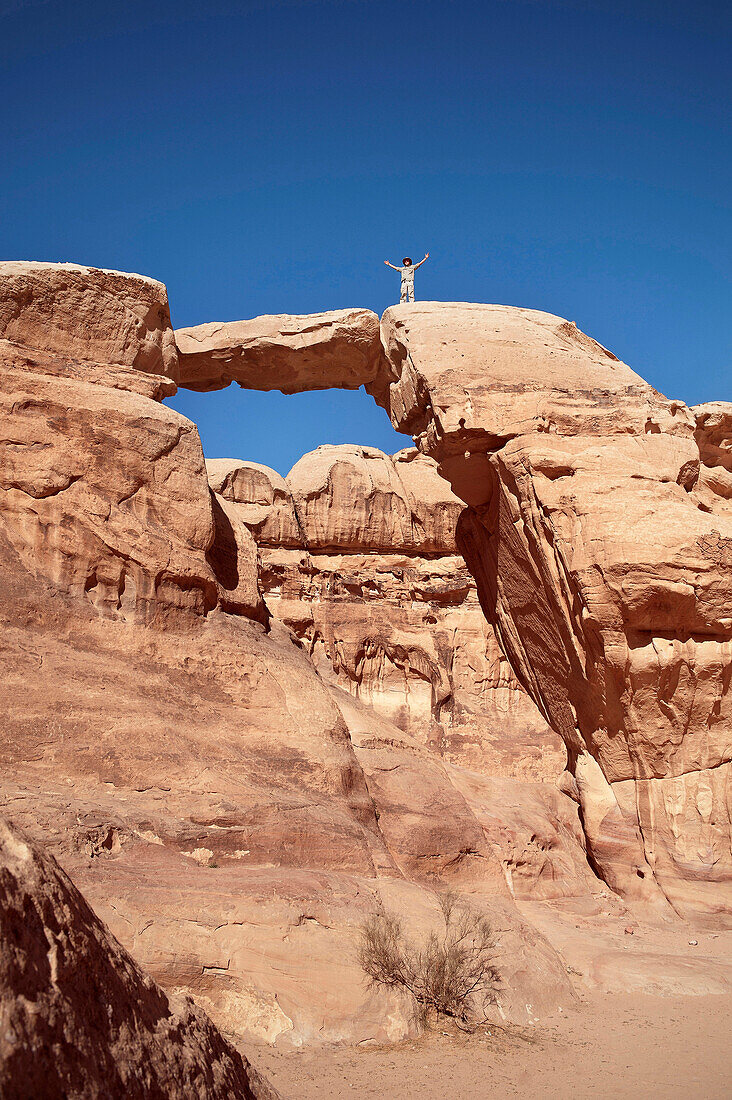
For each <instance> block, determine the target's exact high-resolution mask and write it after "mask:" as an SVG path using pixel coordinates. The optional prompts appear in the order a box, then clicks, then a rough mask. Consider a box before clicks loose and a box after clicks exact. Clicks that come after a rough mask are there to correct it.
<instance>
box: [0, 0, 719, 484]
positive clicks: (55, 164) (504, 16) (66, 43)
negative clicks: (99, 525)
mask: <svg viewBox="0 0 732 1100" xmlns="http://www.w3.org/2000/svg"><path fill="white" fill-rule="evenodd" d="M0 41H2V43H3V49H2V58H3V60H2V65H1V66H0V103H2V114H3V137H2V167H3V171H2V173H1V174H0V242H1V245H0V254H2V256H3V257H5V258H21V259H47V260H72V261H75V262H78V263H84V264H92V265H96V266H101V267H112V268H118V269H121V270H127V271H139V272H143V273H145V274H149V275H153V276H155V277H157V278H159V279H162V280H163V281H164V282H165V283H166V284H167V286H168V292H169V295H170V303H171V312H172V316H173V323H174V324H175V325H176V326H182V325H192V324H198V323H200V322H203V321H208V320H231V319H235V318H239V317H251V316H255V315H256V314H260V313H282V312H288V313H307V312H312V311H317V310H323V309H331V308H338V307H343V306H367V307H370V308H372V309H375V310H377V311H379V312H381V311H382V310H383V309H384V308H385V307H386V306H387V305H389V304H390V303H391V302H392V301H393V300H394V297H395V295H398V276H397V275H395V274H394V272H390V271H389V270H388V269H387V268H385V267H384V265H383V260H384V259H387V258H388V259H390V260H391V261H392V262H394V263H397V262H398V261H399V259H400V258H401V256H403V255H405V254H407V253H409V254H411V255H412V256H415V257H416V256H419V257H421V256H422V255H423V254H424V252H425V250H429V251H430V253H431V258H430V260H429V261H428V263H427V264H425V266H424V267H423V268H422V269H421V270H420V271H419V272H418V274H417V294H418V297H421V298H423V299H435V300H442V301H485V302H500V303H505V304H509V305H521V306H528V307H533V308H538V309H545V310H549V311H550V312H553V313H558V314H560V315H561V316H564V317H568V318H569V319H571V320H574V321H576V323H577V324H578V325H579V326H580V328H582V329H584V330H585V331H586V332H589V333H590V334H591V335H593V336H594V337H596V338H597V339H598V340H600V341H601V342H602V343H603V344H605V345H607V346H608V347H610V348H612V350H613V351H614V352H615V353H616V354H618V355H619V356H620V357H621V358H623V359H625V360H626V362H628V363H630V364H631V366H633V367H634V368H635V369H636V370H638V371H639V372H640V373H641V374H643V375H644V376H645V377H646V378H648V379H649V381H651V382H652V383H653V384H654V385H655V386H657V387H658V388H659V389H661V390H662V391H664V392H665V393H667V394H668V395H669V396H673V397H680V398H682V399H684V400H686V401H688V402H690V403H695V402H698V401H703V400H711V399H713V398H720V399H725V400H730V399H732V382H731V381H730V378H731V376H732V371H731V370H730V360H731V358H732V356H731V350H732V337H731V336H730V329H731V325H730V321H731V319H732V318H731V315H732V310H730V283H731V279H730V258H731V256H732V210H731V206H732V198H731V194H732V190H731V188H730V179H731V178H732V141H731V140H730V139H731V130H732V111H731V110H730V107H731V103H730V99H731V96H730V82H731V79H732V78H731V77H730V72H731V71H732V48H731V47H732V7H731V6H730V5H729V4H728V3H704V2H695V3H689V2H684V3H674V2H673V0H671V2H666V3H656V2H644V0H636V2H635V3H629V2H626V0H613V2H605V0H596V2H595V0H584V2H581V0H574V2H572V0H545V2H542V0H498V2H496V0H485V2H482V3H473V2H470V0H465V2H462V3H459V2H453V3H446V2H438V3H432V2H430V0H421V2H419V3H413V2H411V0H404V2H399V0H391V2H389V3H381V2H379V0H372V2H363V3H362V2H358V0H338V2H330V3H328V2H323V0H312V2H310V0H301V2H294V0H292V2H279V3H277V2H264V0H263V2H260V3H247V2H242V3H236V4H234V3H222V2H217V0H209V2H207V3H202V2H201V0H197V2H196V3H191V2H189V0H178V2H176V3H168V2H161V3H158V4H156V5H150V4H149V2H145V3H139V2H137V0H130V2H127V3H123V4H116V5H112V4H105V3H101V4H100V3H99V2H98V0H97V2H95V3H87V2H86V0H75V2H71V0H68V2H65V3H58V2H42V0H39V2H33V0H31V2H24V0H0ZM171 404H173V405H174V406H175V407H176V408H178V409H180V410H181V411H182V412H184V413H185V414H186V415H188V416H190V417H191V418H192V419H194V420H195V421H196V423H197V424H198V425H199V428H200V430H201V435H202V438H203V441H204V449H205V451H206V453H207V454H208V455H210V456H216V455H226V456H228V457H248V458H255V459H257V460H259V461H263V462H267V463H269V464H270V465H273V466H275V467H276V468H277V469H279V470H281V471H282V472H286V471H287V470H288V469H289V467H290V466H291V465H292V463H293V462H294V461H295V460H296V458H297V457H298V456H299V455H300V454H301V453H302V452H303V451H305V450H308V449H310V448H311V447H314V446H316V445H317V444H318V443H319V442H345V441H350V442H356V443H365V444H373V445H376V446H381V447H384V448H385V449H388V450H394V449H397V448H398V447H399V446H402V445H407V444H408V443H409V440H408V439H407V438H406V437H398V436H396V435H395V434H394V433H392V432H391V430H390V428H389V425H388V423H387V421H386V417H385V415H384V413H383V412H382V411H381V410H379V409H377V408H376V406H375V405H374V404H373V402H372V401H371V399H370V398H367V397H366V396H365V395H364V394H363V393H355V394H354V393H336V392H328V393H322V394H308V395H302V396H299V397H290V398H285V397H282V396H281V395H279V394H251V393H245V392H244V391H241V390H239V389H238V388H230V389H228V390H226V391H223V392H220V393H218V394H211V395H198V394H186V393H183V392H181V393H180V394H179V395H178V396H177V397H176V398H174V399H173V400H172V401H171Z"/></svg>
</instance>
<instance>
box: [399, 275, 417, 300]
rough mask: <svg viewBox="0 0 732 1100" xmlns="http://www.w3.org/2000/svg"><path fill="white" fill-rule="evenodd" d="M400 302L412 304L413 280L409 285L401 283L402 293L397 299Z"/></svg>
mask: <svg viewBox="0 0 732 1100" xmlns="http://www.w3.org/2000/svg"><path fill="white" fill-rule="evenodd" d="M399 301H400V302H413V301H414V280H412V281H411V282H410V283H407V282H404V283H402V293H401V295H400V298H399Z"/></svg>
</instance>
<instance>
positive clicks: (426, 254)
mask: <svg viewBox="0 0 732 1100" xmlns="http://www.w3.org/2000/svg"><path fill="white" fill-rule="evenodd" d="M429 258H430V254H429V252H425V254H424V260H429ZM424 260H420V261H419V263H418V264H415V265H414V266H415V267H421V266H422V264H423V263H424Z"/></svg>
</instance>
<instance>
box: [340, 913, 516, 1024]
mask: <svg viewBox="0 0 732 1100" xmlns="http://www.w3.org/2000/svg"><path fill="white" fill-rule="evenodd" d="M439 902H440V914H441V924H442V927H441V928H440V929H439V930H436V929H433V930H432V931H430V932H429V933H428V934H427V935H426V936H425V937H424V939H423V940H422V941H421V942H415V941H413V940H411V939H410V938H409V937H408V936H407V935H406V933H405V931H404V928H403V925H402V922H401V920H400V919H399V917H397V916H395V915H394V914H393V913H381V912H377V913H372V914H371V916H370V917H368V919H367V920H366V921H365V923H364V924H363V925H362V927H361V942H360V945H359V953H358V961H359V963H360V965H361V968H362V969H363V971H364V972H365V973H366V975H367V977H368V979H369V982H370V984H372V985H381V986H388V987H391V988H395V987H396V988H400V989H404V990H406V991H407V992H408V993H409V994H411V996H412V998H413V1000H414V1004H415V1008H416V1011H417V1014H418V1016H419V1018H420V1021H421V1022H422V1023H423V1024H426V1023H428V1022H429V1020H430V1019H431V1018H439V1017H449V1018H450V1019H452V1020H454V1021H455V1023H457V1024H458V1025H459V1026H460V1027H462V1028H466V1029H472V1028H474V1027H476V1026H478V1025H479V1024H480V1023H482V1022H483V1020H484V1019H485V1008H486V1005H487V1004H490V1003H493V1002H494V1001H495V999H496V988H497V985H498V980H499V976H498V971H497V970H496V967H495V965H494V958H495V953H496V945H495V937H494V934H493V930H492V928H491V925H490V923H489V921H488V920H487V919H486V917H484V916H483V915H482V914H481V913H480V912H478V910H476V909H475V908H474V906H472V905H470V904H469V903H468V902H465V901H464V900H462V899H460V898H458V896H457V895H456V894H453V893H445V894H443V895H441V896H440V898H439Z"/></svg>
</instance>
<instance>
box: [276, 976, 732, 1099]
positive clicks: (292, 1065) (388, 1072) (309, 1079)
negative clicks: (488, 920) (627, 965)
mask: <svg viewBox="0 0 732 1100" xmlns="http://www.w3.org/2000/svg"><path fill="white" fill-rule="evenodd" d="M731 1015H732V996H729V995H724V996H711V997H652V996H647V995H644V994H617V993H616V994H607V993H606V994H596V993H593V994H589V993H588V994H583V996H582V1002H581V1004H580V1006H579V1007H578V1008H577V1009H576V1010H573V1011H570V1012H565V1013H561V1014H557V1015H556V1016H555V1017H553V1018H552V1020H551V1021H550V1022H547V1023H546V1024H544V1025H543V1026H542V1027H540V1028H538V1029H536V1030H534V1031H531V1032H529V1031H525V1030H522V1029H518V1028H511V1029H507V1030H498V1029H495V1028H493V1029H488V1030H490V1031H491V1032H492V1033H491V1034H487V1033H486V1032H483V1033H478V1034H475V1035H472V1036H463V1035H458V1036H454V1035H444V1034H439V1033H438V1034H434V1033H432V1034H430V1035H429V1036H426V1037H423V1038H421V1039H418V1040H414V1041H412V1042H409V1043H403V1044H400V1045H398V1046H394V1047H378V1048H368V1047H361V1048H356V1049H354V1048H352V1047H349V1048H339V1049H331V1050H320V1051H317V1052H316V1051H309V1052H307V1051H306V1052H302V1053H301V1052H294V1053H281V1052H279V1051H273V1050H261V1049H259V1050H258V1051H257V1064H258V1067H259V1068H260V1070H261V1071H262V1072H264V1073H266V1074H267V1076H268V1077H269V1079H270V1081H271V1082H272V1083H273V1084H274V1085H275V1086H276V1087H277V1088H279V1089H280V1090H281V1092H282V1093H283V1095H285V1096H288V1097H289V1098H290V1100H311V1098H313V1100H314V1098H315V1097H318V1100H325V1098H328V1097H346V1096H348V1097H389V1098H391V1097H399V1098H400V1100H410V1098H412V1097H414V1098H415V1100H432V1098H435V1100H437V1098H440V1100H442V1098H445V1097H449V1098H450V1100H475V1098H480V1097H486V1098H488V1097H489V1098H490V1100H504V1098H508V1097H516V1096H520V1097H521V1098H522V1100H539V1098H541V1100H565V1098H567V1100H569V1098H571V1100H585V1098H588V1100H590V1098H591V1100H600V1098H605V1097H612V1098H613V1100H636V1098H638V1100H641V1098H643V1100H646V1098H648V1097H664V1098H665V1100H687V1098H689V1097H700V1098H704V1100H722V1098H723V1097H724V1098H726V1097H728V1096H729V1081H730V1073H732V1048H731V1047H730V1044H729V1020H730V1017H731Z"/></svg>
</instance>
